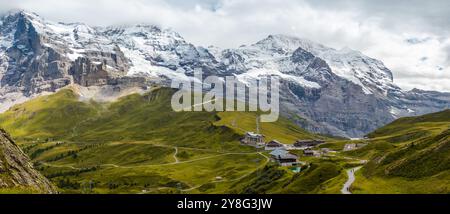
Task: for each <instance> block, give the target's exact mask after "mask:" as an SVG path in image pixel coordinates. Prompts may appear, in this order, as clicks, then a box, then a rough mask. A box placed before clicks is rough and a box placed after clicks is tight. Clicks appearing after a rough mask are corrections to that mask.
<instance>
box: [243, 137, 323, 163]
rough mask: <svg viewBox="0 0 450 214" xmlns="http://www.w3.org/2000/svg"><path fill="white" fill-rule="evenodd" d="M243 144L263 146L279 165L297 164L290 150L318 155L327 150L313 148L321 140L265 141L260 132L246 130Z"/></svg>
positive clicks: (320, 142)
mask: <svg viewBox="0 0 450 214" xmlns="http://www.w3.org/2000/svg"><path fill="white" fill-rule="evenodd" d="M241 143H242V144H244V145H249V146H254V147H256V148H260V149H262V148H264V150H266V151H271V152H270V155H271V158H272V160H273V161H276V162H277V163H279V164H280V165H281V166H297V165H298V164H299V163H300V162H299V160H298V159H299V158H298V156H297V155H295V154H292V153H290V152H289V151H290V150H303V155H304V156H314V157H320V156H321V155H322V154H324V153H327V152H329V151H330V150H329V149H325V148H324V149H320V150H313V148H315V147H317V146H318V145H320V144H324V143H325V141H323V140H298V141H296V142H295V143H294V144H293V145H287V144H283V143H281V142H279V141H277V140H272V141H269V142H267V143H266V141H265V137H264V135H262V134H257V133H253V132H247V133H246V134H245V136H244V138H242V139H241Z"/></svg>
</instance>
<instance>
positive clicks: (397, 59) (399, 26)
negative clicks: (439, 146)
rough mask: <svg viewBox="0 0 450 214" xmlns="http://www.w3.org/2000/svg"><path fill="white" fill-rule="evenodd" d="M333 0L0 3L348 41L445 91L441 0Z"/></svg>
mask: <svg viewBox="0 0 450 214" xmlns="http://www.w3.org/2000/svg"><path fill="white" fill-rule="evenodd" d="M335 2H336V1H323V0H322V1H314V3H312V1H308V0H305V1H301V0H285V1H279V0H277V1H275V0H246V1H240V0H207V1H200V0H190V1H186V0H185V1H182V0H169V1H162V0H151V1H144V0H128V1H124V0H97V1H93V0H77V1H74V0H72V1H71V0H66V1H59V0H40V1H37V0H17V1H14V2H12V1H9V0H0V8H2V9H3V10H8V9H11V8H21V9H26V10H31V11H34V12H36V13H38V14H41V15H42V16H44V17H45V18H48V19H51V20H56V21H65V22H73V21H79V22H85V23H88V24H91V25H111V24H125V23H137V22H145V23H150V24H156V25H160V26H163V27H170V28H173V29H174V30H176V31H178V32H179V33H180V34H181V35H183V36H184V37H185V38H186V39H187V40H188V41H190V42H192V43H194V44H196V45H203V46H208V45H216V46H219V47H238V46H240V45H242V44H249V43H253V42H256V41H258V40H260V39H262V38H264V37H266V36H267V35H268V34H280V33H281V34H289V35H295V36H299V37H305V38H308V39H311V40H313V41H316V42H319V43H323V44H325V45H328V46H331V47H335V48H342V47H345V46H348V47H350V48H352V49H356V50H360V51H362V52H363V53H365V54H367V55H369V56H371V57H374V58H377V59H380V60H382V61H383V62H385V64H386V65H387V66H388V67H389V68H390V69H391V70H392V71H393V73H394V77H395V82H396V83H397V84H398V85H400V86H402V87H403V88H405V89H412V88H414V87H416V88H420V89H426V90H442V91H450V62H449V61H450V39H449V35H448V27H449V26H450V24H449V21H448V20H449V19H447V18H448V15H445V14H450V8H449V7H445V5H447V4H446V3H441V4H445V5H440V4H439V1H435V2H434V3H433V4H430V5H429V6H428V7H426V6H424V5H423V1H414V2H405V1H403V3H402V2H400V1H399V2H400V3H396V4H395V5H391V4H381V3H378V4H375V3H373V1H359V3H358V4H353V1H352V2H351V3H349V2H348V1H340V3H339V4H337V3H335ZM442 2H445V1H442ZM447 2H448V1H447ZM383 5H387V6H383ZM389 5H390V6H391V7H388V6H389ZM2 9H0V10H2ZM393 10H395V11H393ZM0 12H1V11H0ZM415 12H416V13H417V14H414V13H415ZM430 14H434V16H430ZM440 16H442V17H440ZM427 17H431V18H427ZM430 26H432V27H430ZM407 41H410V42H407ZM411 41H415V42H411Z"/></svg>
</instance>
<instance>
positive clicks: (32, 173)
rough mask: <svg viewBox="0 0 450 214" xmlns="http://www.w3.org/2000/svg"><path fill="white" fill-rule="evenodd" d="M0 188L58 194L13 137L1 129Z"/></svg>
mask: <svg viewBox="0 0 450 214" xmlns="http://www.w3.org/2000/svg"><path fill="white" fill-rule="evenodd" d="M0 188H27V189H31V190H32V191H35V192H40V193H57V191H56V188H55V187H54V186H53V185H52V184H51V183H50V182H49V181H48V180H47V178H45V177H44V176H42V175H41V174H40V173H39V172H38V171H36V170H35V169H34V167H33V165H32V164H31V162H30V159H29V158H28V157H27V156H26V155H25V154H24V153H23V152H22V150H20V148H19V147H18V146H17V145H16V144H15V143H14V141H13V140H12V139H11V137H10V136H9V135H8V134H7V133H6V132H5V131H4V130H3V129H0Z"/></svg>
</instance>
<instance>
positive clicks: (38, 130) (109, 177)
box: [0, 89, 322, 193]
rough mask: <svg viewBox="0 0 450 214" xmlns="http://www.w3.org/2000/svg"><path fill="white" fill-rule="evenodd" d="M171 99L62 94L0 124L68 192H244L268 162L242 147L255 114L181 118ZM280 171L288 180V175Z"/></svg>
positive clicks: (285, 131)
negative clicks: (100, 100)
mask: <svg viewBox="0 0 450 214" xmlns="http://www.w3.org/2000/svg"><path fill="white" fill-rule="evenodd" d="M172 93H173V91H172V90H170V89H155V90H153V91H152V92H150V93H147V94H145V95H138V94H135V95H130V96H126V97H123V98H121V99H119V100H118V101H116V102H113V103H97V102H94V101H91V102H80V101H79V100H78V97H77V96H76V95H75V94H74V93H73V92H72V90H70V89H65V90H61V91H60V92H58V93H56V94H53V95H50V96H44V97H40V98H37V99H34V100H32V101H29V102H27V103H24V104H20V105H17V106H15V107H13V108H12V109H10V110H9V111H7V112H6V113H4V114H0V126H2V127H4V128H5V129H7V130H9V131H10V132H11V133H12V134H13V136H15V137H16V139H17V140H18V142H19V143H21V146H22V147H23V149H24V150H25V151H26V152H27V153H28V154H29V155H30V156H31V158H32V159H33V161H34V162H35V163H36V165H37V166H38V168H39V169H40V170H41V171H42V172H43V173H44V174H45V175H46V176H47V177H49V178H51V180H52V181H54V182H55V183H56V184H57V185H58V186H60V187H61V188H62V191H64V192H68V193H70V192H89V191H90V190H89V188H88V187H89V186H91V187H92V188H93V191H94V192H98V193H108V192H117V193H122V192H130V193H133V192H134V193H135V192H140V191H142V190H143V189H145V190H147V191H148V192H150V193H161V192H162V193H170V192H179V191H182V190H186V191H187V192H192V193H195V192H214V193H224V192H230V191H236V192H245V191H246V190H245V189H243V188H230V186H232V185H233V183H236V182H238V183H241V184H246V183H247V184H248V185H251V182H252V181H250V180H248V178H249V176H251V174H252V172H253V171H255V170H257V169H261V167H263V166H264V165H265V163H266V157H264V156H262V155H261V154H258V153H256V151H255V149H254V148H252V147H245V146H241V145H240V144H239V142H238V139H239V138H240V136H241V135H242V134H243V133H244V130H245V131H254V127H255V118H256V113H239V112H220V113H208V112H181V113H176V112H173V111H171V109H170V97H171V94H172ZM233 120H235V121H237V122H232V121H233ZM261 126H262V127H261V133H262V134H264V135H266V137H267V138H268V140H271V139H278V140H280V141H282V142H285V143H292V142H293V141H294V140H296V139H305V138H307V139H308V138H309V139H310V138H317V137H320V136H316V135H313V134H310V133H308V132H306V131H304V130H302V129H300V128H298V127H297V126H295V125H294V124H292V123H290V122H289V121H287V120H285V119H283V118H281V119H280V121H278V122H276V123H271V124H264V123H262V124H261ZM176 149H178V153H177V155H176V158H177V160H178V161H180V163H175V160H176V159H175V157H174V156H175V150H176ZM283 171H286V172H287V177H286V179H289V180H290V179H291V177H292V173H290V170H286V169H283ZM218 176H220V177H222V180H221V181H216V177H218ZM321 182H322V181H321ZM310 185H311V186H312V187H310V188H311V189H314V188H315V187H316V185H318V183H317V182H315V183H311V184H310ZM230 189H232V190H230ZM276 191H277V189H276V188H275V189H272V190H270V191H269V192H276Z"/></svg>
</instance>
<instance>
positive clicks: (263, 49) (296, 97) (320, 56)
mask: <svg viewBox="0 0 450 214" xmlns="http://www.w3.org/2000/svg"><path fill="white" fill-rule="evenodd" d="M195 68H202V70H203V72H204V76H207V75H218V76H229V75H234V76H236V77H237V78H238V79H239V80H240V81H242V82H244V83H245V82H246V81H247V80H248V79H254V78H260V77H262V76H267V75H276V76H279V77H281V80H282V86H281V90H280V91H281V95H280V96H281V100H280V101H281V110H282V114H283V115H284V116H286V117H288V118H290V119H292V120H293V121H295V122H296V123H297V124H299V125H300V126H302V127H304V128H307V129H308V130H311V131H314V132H319V133H324V134H331V135H339V136H345V137H361V136H363V135H365V134H367V133H369V132H371V131H373V130H375V129H377V128H378V127H381V126H383V125H385V124H387V123H389V122H391V121H393V120H395V119H396V118H399V117H403V116H413V115H422V114H426V113H430V112H436V111H440V110H443V109H447V108H449V107H450V93H441V92H431V91H422V90H412V91H404V90H402V89H401V88H399V87H398V86H396V85H395V84H394V82H393V75H392V73H391V71H390V70H389V69H388V68H387V67H386V66H385V65H384V64H383V63H382V62H381V61H379V60H376V59H373V58H370V57H368V56H365V55H364V54H362V53H360V52H358V51H354V50H350V49H342V50H335V49H332V48H328V47H326V46H323V45H321V44H317V43H314V42H312V41H309V40H306V39H300V38H296V37H291V36H286V35H270V36H268V37H267V38H265V39H263V40H261V41H259V42H257V43H255V44H251V45H244V46H241V47H239V48H235V49H220V48H217V47H208V48H205V47H197V46H194V45H192V44H191V43H189V42H188V41H185V40H184V39H183V37H182V36H181V35H179V34H178V33H176V32H175V31H173V30H169V29H161V28H159V27H157V26H152V25H145V24H138V25H134V26H110V27H91V26H88V25H85V24H83V23H55V22H51V21H47V20H45V19H43V18H41V17H39V16H38V15H36V14H34V13H31V12H26V11H18V12H11V13H9V14H7V15H5V16H3V17H1V18H0V103H1V107H0V111H5V110H7V109H8V108H9V107H11V106H12V105H14V104H16V103H21V102H23V101H25V100H27V99H30V98H32V97H35V96H38V95H40V94H43V93H48V92H54V91H56V90H58V89H60V88H63V87H65V86H68V85H71V84H77V85H79V86H82V87H89V88H90V89H92V90H94V88H95V90H99V89H98V88H100V89H101V90H100V91H102V93H104V94H108V93H113V92H120V91H124V90H127V89H129V88H132V87H135V88H140V89H142V90H145V88H146V87H147V86H149V85H155V84H158V85H167V83H168V80H170V79H174V78H187V77H188V76H192V74H193V71H194V69H195ZM108 90H110V91H111V92H108Z"/></svg>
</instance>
